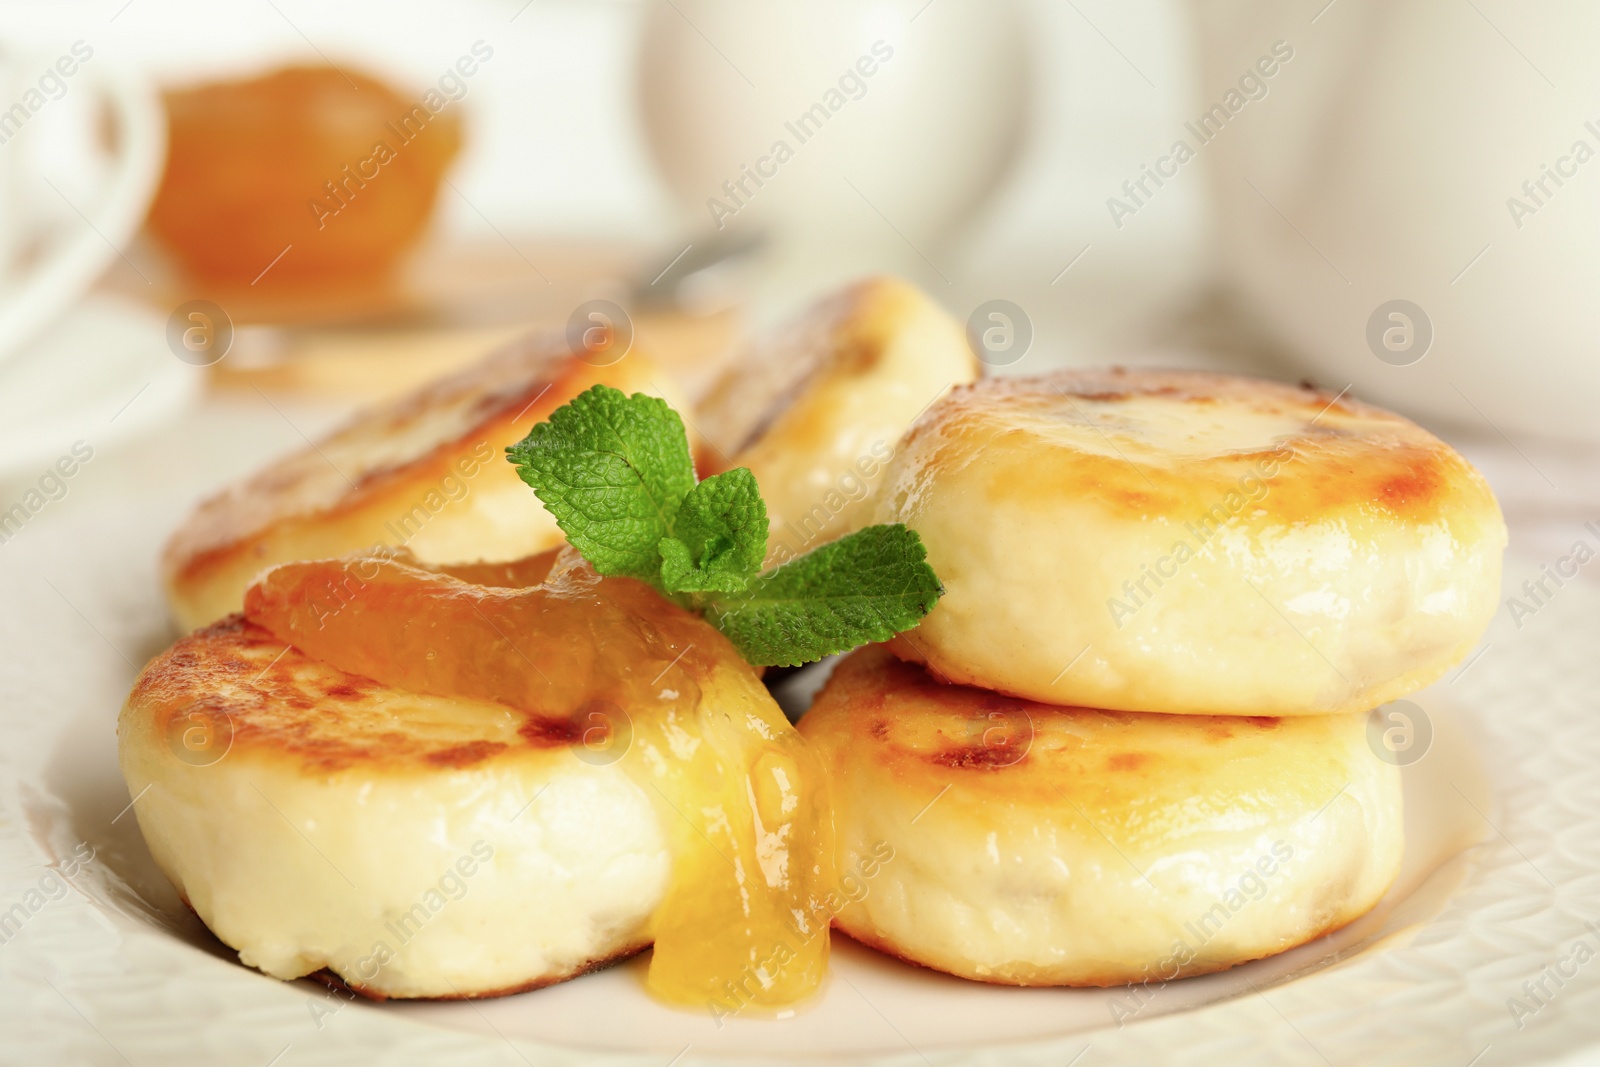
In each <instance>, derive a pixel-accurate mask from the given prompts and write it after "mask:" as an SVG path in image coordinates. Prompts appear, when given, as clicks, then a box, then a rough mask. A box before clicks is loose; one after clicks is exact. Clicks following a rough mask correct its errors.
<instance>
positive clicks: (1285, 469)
mask: <svg viewBox="0 0 1600 1067" xmlns="http://www.w3.org/2000/svg"><path fill="white" fill-rule="evenodd" d="M877 501H878V506H877V511H876V514H875V516H874V519H875V521H878V522H904V523H906V524H907V525H908V526H910V527H911V528H912V529H914V530H916V531H917V532H918V533H919V534H920V535H921V537H922V540H923V542H924V544H925V545H926V546H927V550H928V562H929V563H930V564H932V566H933V568H934V570H935V571H937V572H938V574H939V577H940V579H941V580H942V581H943V582H944V584H945V588H946V593H945V596H944V598H943V599H942V600H941V601H940V602H939V604H938V606H937V607H935V608H934V610H933V611H932V612H931V613H930V614H929V616H928V617H927V619H925V620H924V621H923V623H922V624H921V625H920V626H919V627H918V628H917V629H916V630H915V631H913V632H911V633H909V634H907V635H904V636H902V637H901V638H900V639H898V640H897V641H896V642H895V644H894V646H893V647H894V650H895V652H896V653H897V654H899V655H902V656H904V657H906V658H908V659H913V660H918V661H924V662H927V663H928V664H929V665H930V666H931V667H932V668H933V669H934V671H935V672H936V673H937V674H938V675H939V676H940V677H942V678H944V679H946V680H949V681H955V682H964V683H969V684H973V685H980V686H983V687H985V688H990V689H996V690H1000V691H1003V692H1007V693H1011V694H1013V695H1017V696H1023V697H1028V698H1030V699H1034V700H1041V701H1047V702H1053V703H1071V704H1082V705H1086V706H1090V707H1101V708H1116V709H1122V710H1128V711H1152V712H1169V713H1184V714H1225V715H1226V714H1240V715H1297V714H1323V713H1329V712H1342V711H1365V710H1368V709H1370V708H1372V707H1375V706H1377V705H1378V704H1381V703H1383V702H1385V701H1388V700H1393V699H1395V698H1397V697H1400V696H1403V695H1405V694H1406V693H1409V692H1412V691H1413V690H1416V689H1418V688H1420V687H1422V686H1424V685H1426V684H1428V683H1429V682H1432V681H1433V680H1434V679H1436V678H1438V677H1439V676H1440V675H1441V674H1443V672H1444V671H1445V670H1446V669H1448V668H1449V666H1450V665H1451V664H1453V663H1455V662H1457V661H1458V660H1459V659H1460V658H1461V657H1462V656H1463V655H1464V654H1465V653H1467V652H1468V651H1470V649H1471V648H1472V646H1473V644H1474V643H1475V642H1476V641H1477V639H1478V637H1479V635H1480V634H1481V633H1482V631H1483V628H1484V627H1485V626H1486V625H1487V624H1488V621H1489V619H1490V618H1491V617H1492V616H1493V614H1494V611H1495V608H1496V605H1497V597H1498V594H1499V577H1500V560H1501V554H1502V552H1503V550H1504V547H1505V543H1506V532H1505V524H1504V522H1503V521H1502V519H1501V517H1500V510H1499V506H1498V505H1497V503H1496V502H1495V499H1494V496H1493V494H1492V493H1491V492H1490V490H1489V487H1488V485H1487V484H1486V483H1485V482H1484V480H1483V478H1482V477H1481V476H1480V475H1479V474H1478V472H1477V471H1475V470H1474V469H1473V468H1472V467H1471V466H1470V465H1469V464H1468V463H1467V461H1466V460H1465V459H1463V458H1462V457H1461V456H1460V455H1459V454H1457V453H1456V452H1455V451H1454V450H1453V449H1451V448H1450V447H1449V446H1448V445H1446V444H1445V443H1444V442H1442V441H1440V440H1439V439H1438V438H1436V437H1434V436H1433V435H1432V434H1429V433H1428V432H1427V431H1425V430H1423V429H1421V428H1420V427H1418V426H1416V425H1414V424H1413V423H1411V422H1408V421H1407V420H1405V419H1403V418H1400V417H1399V416H1397V415H1393V414H1390V413H1389V412H1386V411H1382V410H1380V409H1377V408H1373V407H1370V406H1368V405H1365V404H1361V403H1359V402H1357V401H1354V400H1351V399H1350V398H1348V397H1335V396H1331V395H1327V394H1324V393H1321V392H1317V391H1315V390H1310V389H1301V388H1295V387H1291V386H1286V385H1280V384H1278V383H1274V382H1267V381H1260V380H1255V379H1246V378H1232V377H1226V376H1222V375H1213V374H1204V373H1198V372H1179V371H1142V370H1141V371H1131V370H1120V369H1115V368H1113V369H1110V370H1083V371H1062V372H1058V373H1055V374H1051V375H1046V376H1041V377H1037V378H1007V379H990V380H987V381H983V382H980V383H978V384H977V385H974V386H969V387H963V388H961V389H958V390H956V391H955V392H954V393H953V394H952V395H951V396H950V397H948V398H946V399H945V400H944V401H942V402H940V403H939V404H937V405H935V406H934V408H933V409H932V410H930V411H929V412H928V414H927V415H926V416H924V417H923V418H922V419H921V420H919V422H918V424H917V425H916V427H914V428H913V430H912V431H911V432H910V434H908V436H907V439H906V440H905V442H904V443H903V444H902V446H901V448H900V451H899V454H898V455H897V457H896V459H895V462H894V465H893V468H892V469H891V471H890V473H889V475H888V476H887V479H886V481H885V484H884V486H883V489H882V491H881V493H880V494H879V496H878V498H877Z"/></svg>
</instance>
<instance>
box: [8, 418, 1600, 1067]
mask: <svg viewBox="0 0 1600 1067" xmlns="http://www.w3.org/2000/svg"><path fill="white" fill-rule="evenodd" d="M296 417H297V418H299V416H298V415H297V416H296ZM207 418H211V419H212V420H213V421H212V422H210V423H198V422H197V423H195V424H193V425H190V426H188V427H187V428H185V429H184V430H183V431H182V432H181V433H175V434H174V435H169V437H170V438H171V439H170V440H168V441H166V442H165V443H162V442H153V443H151V444H149V445H148V446H143V447H142V451H138V452H135V453H133V454H124V455H122V456H115V457H113V456H107V457H106V458H105V460H103V461H102V460H100V459H97V460H96V461H95V463H93V464H91V465H90V466H89V467H88V468H86V469H85V471H84V472H83V474H81V475H80V476H79V480H77V481H75V482H74V484H73V486H72V488H71V491H70V493H69V495H68V497H67V499H65V500H63V501H61V502H59V503H52V504H51V505H50V508H49V509H48V510H47V511H46V512H43V513H41V514H40V515H39V516H36V517H35V519H34V520H33V521H32V522H30V524H29V525H28V526H27V528H25V529H24V530H23V531H22V533H21V534H20V535H19V536H17V537H15V538H13V539H12V540H11V541H9V542H8V543H6V544H3V545H0V603H3V604H4V605H5V608H6V610H5V611H4V612H3V613H0V635H3V638H4V646H3V647H4V650H5V651H4V653H3V655H0V731H3V733H0V736H3V737H4V739H5V743H4V745H0V1034H3V1035H4V1037H3V1039H0V1059H5V1060H7V1061H14V1062H37V1063H68V1062H71V1063H122V1062H131V1063H135V1064H144V1063H161V1064H186V1063H197V1064H198V1063H208V1064H211V1063H230V1064H232V1063H239V1064H249V1065H261V1067H264V1065H266V1064H268V1063H278V1064H282V1065H292V1064H301V1063H329V1064H333V1063H348V1062H352V1061H357V1060H359V1061H360V1062H371V1063H423V1062H428V1063H439V1062H448V1063H451V1064H507V1065H515V1064H520V1063H525V1062H527V1063H538V1064H540V1065H541V1067H544V1065H557V1067H559V1065H563V1064H568V1063H578V1062H584V1063H618V1064H621V1063H629V1064H633V1063H637V1064H653V1065H656V1067H661V1065H663V1064H666V1063H668V1062H669V1061H674V1057H677V1059H676V1060H675V1062H676V1063H678V1064H689V1063H698V1062H721V1063H727V1062H732V1061H738V1062H742V1063H748V1062H753V1061H760V1060H774V1061H784V1062H797V1061H818V1062H833V1063H885V1064H900V1063H904V1064H921V1063H928V1064H944V1063H957V1062H960V1063H978V1064H994V1065H1001V1064H1004V1065H1017V1067H1023V1065H1033V1064H1039V1065H1044V1064H1051V1065H1055V1067H1062V1065H1065V1064H1069V1063H1077V1064H1081V1065H1083V1067H1094V1065H1097V1064H1124V1063H1126V1064H1146V1063H1155V1062H1160V1063H1176V1064H1187V1063H1195V1064H1201V1063H1205V1064H1215V1063H1217V1062H1226V1063H1230V1064H1254V1063H1307V1064H1324V1063H1331V1064H1347V1063H1349V1064H1354V1063H1360V1064H1364V1065H1365V1064H1455V1065H1458V1067H1465V1065H1466V1064H1469V1063H1474V1064H1476V1065H1478V1067H1490V1065H1494V1064H1527V1063H1541V1062H1558V1061H1560V1060H1561V1059H1562V1058H1563V1057H1567V1056H1572V1057H1581V1056H1583V1055H1584V1053H1583V1052H1582V1050H1583V1049H1584V1048H1585V1047H1586V1046H1588V1045H1590V1044H1591V1043H1592V1042H1595V1041H1597V1040H1600V963H1595V962H1592V961H1591V959H1590V957H1591V956H1592V955H1600V951H1597V950H1600V715H1597V709H1596V707H1595V697H1594V694H1595V693H1596V692H1600V656H1596V655H1595V648H1596V646H1597V643H1600V594H1597V593H1596V592H1594V591H1592V590H1591V589H1589V588H1586V587H1583V586H1581V585H1579V584H1570V585H1568V586H1567V587H1565V588H1563V589H1562V590H1560V591H1559V593H1558V595H1557V596H1556V597H1554V598H1553V599H1552V600H1551V601H1550V602H1549V603H1548V604H1547V605H1546V606H1545V607H1543V608H1541V609H1540V610H1539V611H1538V612H1537V614H1536V615H1535V616H1533V617H1529V618H1524V619H1523V620H1522V624H1523V625H1522V627H1521V628H1520V629H1518V628H1517V627H1516V626H1515V625H1513V624H1512V622H1511V620H1510V619H1508V618H1507V617H1506V613H1505V612H1502V614H1501V616H1500V617H1499V618H1498V619H1497V620H1496V623H1495V625H1494V628H1493V629H1491V631H1490V633H1489V635H1488V637H1487V639H1486V647H1485V648H1484V649H1482V650H1481V651H1480V654H1479V655H1478V658H1476V659H1475V660H1471V661H1469V663H1468V664H1467V665H1466V666H1465V667H1464V668H1458V669H1457V670H1456V671H1454V672H1452V673H1451V675H1450V676H1449V677H1448V678H1447V680H1446V681H1445V682H1444V683H1441V684H1440V685H1438V686H1436V687H1435V688H1434V689H1433V690H1432V691H1430V692H1429V693H1428V694H1425V695H1424V696H1422V697H1419V698H1417V700H1418V703H1419V704H1421V705H1422V706H1423V707H1424V708H1425V709H1426V710H1427V713H1428V715H1429V717H1430V719H1431V722H1432V727H1433V733H1434V736H1433V740H1432V743H1431V747H1430V748H1429V750H1428V752H1427V754H1426V755H1425V756H1424V757H1423V758H1422V759H1420V760H1419V761H1417V762H1416V763H1414V764H1412V765H1411V766H1409V767H1408V768H1407V770H1406V789H1407V804H1408V812H1407V819H1408V832H1409V837H1410V843H1409V845H1408V852H1407V860H1406V870H1405V872H1404V874H1403V875H1402V882H1401V885H1400V886H1399V887H1397V889H1396V891H1395V892H1394V893H1392V894H1391V896H1390V897H1389V898H1388V899H1386V901H1385V902H1384V904H1383V905H1382V906H1381V907H1380V909H1379V910H1378V911H1377V912H1376V913H1374V915H1372V916H1370V917H1369V918H1368V919H1366V920H1363V921H1361V922H1359V923H1357V924H1355V925H1354V926H1353V927H1351V928H1349V929H1347V930H1345V931H1342V932H1341V933H1340V934H1338V935H1336V936H1335V937H1333V938H1329V939H1326V940H1324V941H1319V942H1316V943H1313V944H1311V945H1308V946H1305V947H1303V948H1301V949H1298V950H1296V951H1294V952H1291V953H1288V954H1286V955H1284V956H1281V957H1278V958H1276V959H1273V960H1266V961H1261V962H1258V963H1255V964H1251V965H1249V966H1247V967H1243V968H1239V969H1236V970H1234V971H1230V972H1226V973H1224V974H1220V975H1215V976H1210V977H1207V978H1203V979H1194V980H1189V981H1186V982H1180V983H1173V984H1171V985H1168V986H1165V987H1160V988H1154V987H1153V989H1152V992H1151V993H1150V995H1149V996H1148V997H1145V998H1143V1001H1144V1002H1143V1003H1142V1005H1141V1003H1140V1001H1139V1000H1138V999H1134V998H1132V997H1131V995H1130V994H1129V993H1128V992H1127V991H1125V990H1110V991H1067V990H1006V989H993V988H988V987H982V986H975V985H971V984H968V983H964V982H961V981H959V980H956V979H951V978H947V977H945V976H941V975H936V974H932V973H929V972H924V971H918V970H915V969H912V968H909V967H905V966H902V965H900V964H898V963H894V962H892V961H889V960H886V959H883V958H881V957H878V956H876V955H874V954H872V953H870V952H867V951H866V950H864V949H860V948H859V947H857V946H854V945H852V944H850V943H849V942H848V941H845V940H844V939H842V938H841V939H839V941H838V942H837V944H838V952H837V956H836V960H837V966H836V969H835V973H834V978H833V980H832V982H831V984H830V986H829V987H828V989H827V990H826V991H825V993H824V994H823V996H822V997H820V998H819V999H818V1001H817V1002H816V1003H814V1004H811V1005H808V1006H806V1007H805V1008H804V1009H803V1010H801V1011H800V1012H799V1013H798V1014H797V1015H795V1016H794V1017H793V1018H790V1019H785V1020H777V1021H764V1020H757V1019H746V1018H738V1019H734V1020H731V1021H729V1022H727V1023H726V1024H725V1025H723V1026H722V1027H720V1028H719V1027H718V1026H716V1025H715V1024H714V1023H713V1022H712V1021H711V1018H710V1016H709V1014H696V1013H680V1012H675V1011H669V1010H667V1009H664V1008H661V1007H659V1006H658V1005H655V1004H653V1003H652V1002H650V1001H649V1000H648V999H647V998H645V996H644V995H643V993H642V991H641V989H640V984H639V974H638V968H639V964H638V963H635V964H633V965H629V966H624V967H619V968H615V969H613V970H610V971H606V972H602V973H599V974H596V975H592V976H589V977H586V978H583V979H580V980H578V981H575V982H572V983H569V984H567V985H564V986H560V987H557V988H553V989H550V990H545V991H542V992H539V993H534V994H528V995H524V996H519V997H512V998H507V999H504V1000H500V1001H493V1002H483V1003H476V1004H410V1005H397V1004H390V1005H382V1006H379V1005H371V1004H367V1003H350V1004H347V1003H345V1002H344V1001H343V1000H341V999H339V998H338V997H336V996H334V995H333V994H331V993H328V992H326V991H324V990H323V989H321V987H319V986H316V985H313V984H311V983H309V982H300V983H293V984H283V983H279V982H276V981H273V980H271V979H268V978H265V977H263V976H261V975H259V974H257V973H255V972H253V971H250V970H248V969H246V968H244V967H241V966H240V965H239V964H238V963H237V962H236V961H234V959H233V958H232V953H231V952H229V951H228V950H227V949H226V948H225V947H223V946H221V945H220V944H218V943H217V942H216V941H214V940H213V939H211V938H210V937H209V935H208V934H206V932H205V931H204V930H203V929H202V928H200V926H199V924H198V923H197V922H196V921H195V920H194V918H193V917H192V916H191V915H189V913H188V912H187V911H185V910H184V909H183V908H182V907H181V905H179V903H178V902H177V900H176V898H175V895H174V894H173V892H172V890H171V888H170V886H168V885H167V884H166V882H165V880H164V879H163V878H162V877H161V875H160V874H159V873H158V872H157V871H155V869H154V868H153V866H152V865H151V862H150V859H149V856H148V854H147V853H146V852H145V850H144V846H143V843H142V841H141V839H140V838H139V835H138V832H137V828H136V826H135V824H134V819H133V817H132V814H131V812H129V811H128V810H127V809H128V806H129V803H130V798H129V796H128V795H127V791H126V789H125V788H124V786H123V784H122V782H121V780H120V777H119V775H118V773H117V770H116V765H115V758H114V757H115V751H114V737H113V725H114V721H115V716H116V711H117V708H118V706H119V705H120V702H121V699H122V697H123V695H124V693H125V692H126V689H127V686H128V684H129V682H130V680H131V678H132V676H133V674H134V672H135V669H136V665H137V664H139V663H141V662H143V660H144V659H145V658H146V657H148V656H150V655H152V654H153V653H155V652H156V651H158V650H159V649H160V648H161V647H163V646H164V645H165V644H166V643H167V642H168V641H169V640H170V636H171V635H170V634H169V633H168V632H167V629H166V623H165V622H164V617H163V614H162V611H161V607H160V604H159V600H158V597H157V592H156V582H155V573H154V560H155V557H156V549H157V546H158V544H159V541H160V539H161V537H162V536H164V534H165V532H166V531H167V529H169V528H170V526H171V525H172V523H173V522H174V521H175V520H174V517H175V516H177V515H179V514H181V513H182V509H183V508H184V506H185V504H186V502H187V501H188V500H189V499H192V498H193V497H194V496H195V495H196V494H198V493H199V492H200V491H202V490H203V489H204V488H206V486H207V484H208V483H211V482H214V481H215V480H217V479H218V478H220V477H221V476H223V475H224V474H227V473H230V465H243V464H244V463H246V462H247V461H246V458H245V457H246V455H247V454H248V455H250V456H258V455H259V454H261V452H262V450H263V444H262V437H264V436H274V435H275V437H276V439H277V440H278V441H279V442H280V443H283V444H289V443H292V442H293V441H294V440H298V436H297V435H298V433H299V429H296V428H295V427H293V426H285V425H282V424H276V423H275V421H274V420H279V419H280V418H281V416H280V415H278V414H276V413H272V412H265V413H263V412H260V411H259V410H255V409H252V413H248V414H246V415H241V413H238V412H232V413H230V412H223V413H220V414H214V415H212V416H207ZM251 418H256V419H260V420H262V421H261V422H259V423H251V422H250V421H249V420H250V419H251ZM300 428H305V429H310V427H309V426H301V427H300ZM231 435H238V436H240V437H248V438H249V443H248V445H245V444H233V443H231ZM1537 572H1538V567H1537V564H1535V563H1533V562H1530V561H1527V560H1517V559H1513V560H1510V561H1508V566H1507V575H1508V582H1509V583H1511V584H1513V585H1514V584H1519V583H1520V582H1521V579H1522V578H1524V577H1526V576H1528V575H1530V574H1537ZM91 853H92V858H90V859H87V860H85V859H84V857H86V856H89V855H90V854H91ZM51 865H54V866H53V867H52V866H51ZM35 905H37V906H35ZM19 908H20V910H19ZM8 917H9V918H8ZM1590 923H1594V924H1596V925H1595V926H1593V927H1591V926H1590V925H1588V924H1590ZM1580 942H1581V943H1583V944H1584V945H1585V946H1586V950H1584V951H1581V952H1580V951H1579V950H1578V948H1577V946H1578V945H1579V943H1580ZM1579 956H1582V958H1583V962H1578V960H1577V957H1579ZM1547 968H1548V969H1550V970H1549V971H1547ZM1524 983H1529V985H1528V987H1527V988H1525V987H1524ZM1541 984H1542V985H1543V989H1544V992H1542V993H1541V992H1540V990H1539V986H1540V985H1541ZM1530 990H1531V993H1530ZM1519 1004H1520V1005H1521V1008H1520V1009H1519V1010H1514V1009H1518V1005H1519ZM1119 1017H1120V1020H1119ZM1119 1021H1120V1022H1121V1025H1120V1026H1119V1025H1118V1022H1119ZM1519 1023H1520V1028H1519ZM1085 1050H1087V1051H1085ZM275 1057H278V1058H277V1059H275ZM1075 1057H1079V1058H1077V1059H1074V1058H1075ZM1474 1057H1478V1058H1477V1059H1474Z"/></svg>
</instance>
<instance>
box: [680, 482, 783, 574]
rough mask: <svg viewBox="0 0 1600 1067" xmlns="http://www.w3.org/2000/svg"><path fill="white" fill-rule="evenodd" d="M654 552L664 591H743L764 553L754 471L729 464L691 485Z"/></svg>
mask: <svg viewBox="0 0 1600 1067" xmlns="http://www.w3.org/2000/svg"><path fill="white" fill-rule="evenodd" d="M660 550H661V559H662V564H661V587H662V588H663V589H664V590H665V591H666V592H668V593H701V592H722V593H737V592H739V591H740V590H741V589H743V588H744V587H745V586H746V585H748V584H749V582H750V579H752V578H754V577H755V576H756V575H758V574H760V573H761V561H762V560H763V559H765V558H766V555H767V505H766V503H765V502H764V501H763V500H762V499H761V490H760V489H759V488H757V487H756V478H755V475H753V474H751V473H750V471H749V470H748V469H747V468H745V467H735V468H734V469H733V470H730V471H724V472H723V473H721V474H717V475H713V476H712V477H710V478H707V479H706V480H705V481H703V482H701V483H700V484H699V485H697V486H695V487H694V488H693V489H691V490H690V491H689V495H688V496H686V497H684V498H683V505H682V507H680V508H679V509H678V517H677V522H676V523H675V524H674V533H673V536H671V537H664V538H662V539H661V545H660Z"/></svg>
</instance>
